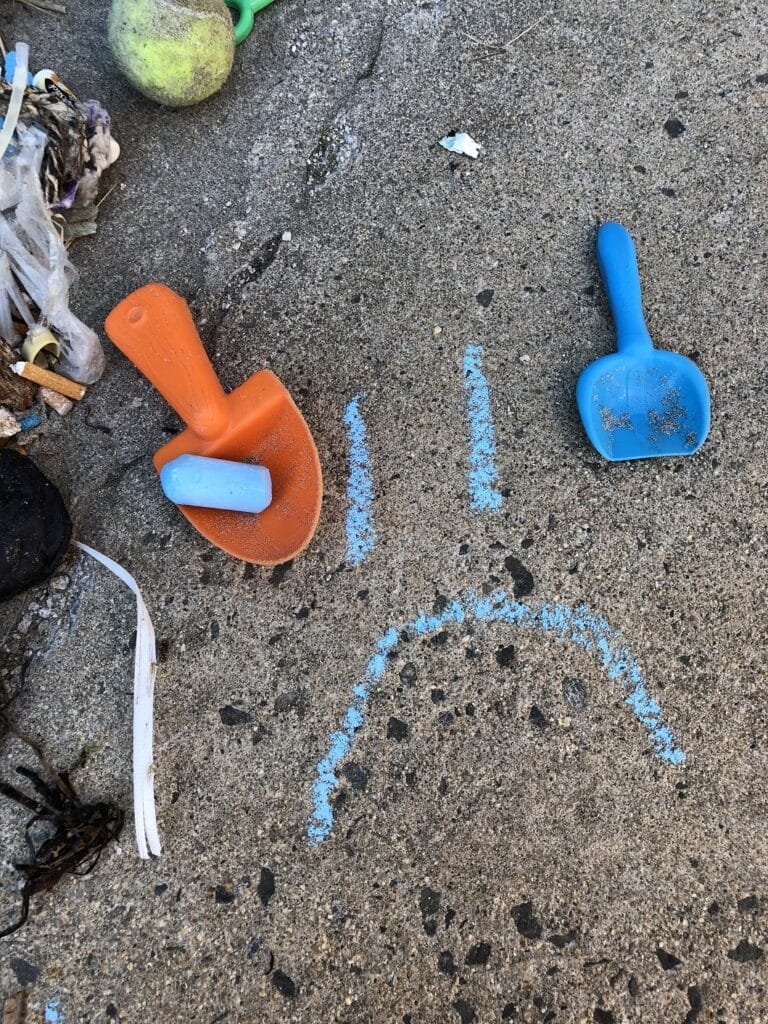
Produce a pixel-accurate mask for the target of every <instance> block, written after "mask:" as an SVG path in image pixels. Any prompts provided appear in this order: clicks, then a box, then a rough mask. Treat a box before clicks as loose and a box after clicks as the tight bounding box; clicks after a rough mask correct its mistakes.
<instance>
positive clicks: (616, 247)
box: [597, 221, 653, 352]
mask: <svg viewBox="0 0 768 1024" xmlns="http://www.w3.org/2000/svg"><path fill="white" fill-rule="evenodd" d="M597 262H598V265H599V267H600V273H601V274H602V277H603V285H604V286H605V292H606V295H607V296H608V305H609V306H610V308H611V315H612V316H613V322H614V325H615V327H616V348H617V349H618V350H619V351H620V352H623V351H626V350H627V349H633V350H636V349H639V348H642V349H650V348H653V343H652V341H651V336H650V334H649V333H648V328H647V327H646V326H645V320H644V319H643V302H642V298H641V297H640V274H639V273H638V269H637V253H636V252H635V245H634V242H633V241H632V238H631V236H630V234H629V232H628V231H627V229H626V228H623V227H622V226H621V224H617V223H616V222H615V221H608V222H607V223H606V224H603V225H601V227H600V230H599V231H598V232H597Z"/></svg>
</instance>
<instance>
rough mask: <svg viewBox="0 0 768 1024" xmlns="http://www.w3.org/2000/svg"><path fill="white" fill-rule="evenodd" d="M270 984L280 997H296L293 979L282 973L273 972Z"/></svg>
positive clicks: (278, 971)
mask: <svg viewBox="0 0 768 1024" xmlns="http://www.w3.org/2000/svg"><path fill="white" fill-rule="evenodd" d="M272 984H273V985H274V986H275V988H276V989H277V991H278V992H279V993H280V994H281V995H284V996H285V998H286V999H293V997H294V996H295V995H296V985H295V983H294V981H293V979H292V978H289V977H288V975H287V974H286V973H285V972H284V971H281V970H277V971H275V973H274V974H273V975H272Z"/></svg>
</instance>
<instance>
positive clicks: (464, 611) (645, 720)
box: [307, 591, 685, 845]
mask: <svg viewBox="0 0 768 1024" xmlns="http://www.w3.org/2000/svg"><path fill="white" fill-rule="evenodd" d="M468 618H473V619H477V620H481V621H485V622H505V623H508V624H509V625H512V626H516V627H518V628H520V629H530V630H535V631H537V632H540V633H553V634H554V635H555V636H558V637H560V638H561V639H563V640H566V641H569V642H570V643H572V644H575V645H576V646H577V647H580V648H582V649H583V650H585V651H590V652H592V653H594V654H595V655H596V656H597V658H598V661H599V662H600V664H601V665H602V667H603V669H604V670H605V673H606V675H607V676H608V678H609V679H610V680H611V681H612V682H615V683H617V684H618V685H619V686H620V688H621V690H622V691H623V692H624V693H625V698H624V703H625V704H627V706H628V707H629V708H630V710H631V711H632V713H633V714H634V716H635V718H636V719H637V721H638V722H639V723H640V724H641V725H642V726H643V728H644V729H645V730H646V732H647V734H648V738H649V740H650V742H651V745H652V747H653V752H654V753H655V754H656V756H657V757H658V758H660V759H661V760H662V761H666V762H667V763H668V764H671V765H680V764H682V763H683V761H684V760H685V754H684V753H683V751H682V750H681V749H680V747H678V746H677V745H676V744H675V741H674V738H673V736H672V733H671V731H670V729H669V728H668V727H667V726H666V725H665V724H664V722H663V721H662V711H661V706H660V705H659V703H658V701H656V700H655V699H654V698H653V697H651V696H650V694H649V693H648V690H647V689H646V683H645V680H644V679H643V676H642V673H641V671H640V667H639V665H638V664H637V662H636V661H635V659H634V658H633V657H632V655H631V654H630V652H629V650H628V649H627V647H626V646H625V645H624V643H623V641H622V640H621V637H620V636H619V634H618V633H616V632H615V631H614V630H613V629H612V628H611V626H610V625H609V623H608V622H607V621H606V620H605V619H604V618H603V616H602V615H598V614H595V613H593V612H592V611H590V609H589V608H588V607H587V605H584V604H581V605H578V606H577V607H576V608H571V607H569V606H568V605H565V604H559V603H557V604H545V605H542V606H541V607H540V608H531V607H530V606H528V605H526V604H521V603H520V602H518V601H516V600H514V599H511V598H509V597H508V596H507V595H506V594H505V593H504V592H503V591H500V592H498V593H497V594H494V595H493V596H492V597H480V596H478V595H477V594H475V593H473V592H470V593H469V594H467V595H466V596H465V597H464V598H460V599H457V600H455V601H453V602H452V603H451V604H450V605H448V607H447V608H445V609H444V611H442V612H440V613H439V614H436V615H423V614H422V615H419V616H418V617H417V618H416V619H414V620H413V621H412V622H409V623H407V624H405V625H403V626H400V627H398V628H395V627H391V628H390V629H388V630H387V631H386V632H385V633H384V635H383V636H382V637H380V638H379V640H378V641H377V642H376V650H375V652H374V653H373V655H372V656H371V658H370V659H369V661H368V664H367V665H366V668H365V673H364V675H363V679H362V681H361V682H359V683H356V684H355V685H354V686H353V687H352V703H351V705H350V707H349V708H348V710H347V712H346V714H345V715H344V717H343V719H342V722H341V727H340V729H339V730H338V731H336V732H334V733H332V734H331V738H330V745H329V749H328V753H327V754H326V755H325V757H324V758H323V759H322V760H321V761H319V762H318V764H317V768H316V775H315V781H314V784H313V786H312V803H313V807H314V809H313V812H312V815H311V817H310V819H309V822H308V823H307V837H308V839H309V841H310V843H312V844H313V845H314V844H316V843H319V842H322V840H324V839H326V838H327V837H328V836H329V835H330V834H331V831H332V829H333V808H332V806H331V797H332V795H333V793H334V791H335V789H336V787H337V786H338V784H339V780H338V776H337V775H336V770H337V769H338V767H339V765H340V764H341V762H342V761H343V760H344V758H345V757H346V756H347V754H348V753H349V751H350V749H351V746H352V743H353V741H354V738H355V736H356V734H357V733H358V732H359V730H360V729H361V728H362V726H363V725H364V723H365V711H366V706H367V704H368V701H369V699H370V696H371V691H372V690H373V688H374V686H375V685H376V684H377V683H378V682H379V680H380V679H381V677H382V676H383V675H384V672H385V671H386V668H387V664H388V663H387V655H388V654H389V652H390V651H391V650H392V649H393V648H394V647H395V646H396V645H397V641H398V638H399V636H400V633H401V632H402V631H403V630H405V631H406V632H408V633H410V634H412V635H414V636H416V637H423V636H427V635H429V634H431V633H436V632H437V631H438V630H440V629H442V628H443V627H444V626H446V625H448V624H451V623H456V624H458V623H462V622H464V620H465V619H468Z"/></svg>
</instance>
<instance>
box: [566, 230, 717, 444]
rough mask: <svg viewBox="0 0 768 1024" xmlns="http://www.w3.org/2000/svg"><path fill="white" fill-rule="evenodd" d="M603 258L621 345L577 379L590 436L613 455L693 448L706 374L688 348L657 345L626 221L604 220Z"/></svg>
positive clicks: (700, 433) (703, 430)
mask: <svg viewBox="0 0 768 1024" xmlns="http://www.w3.org/2000/svg"><path fill="white" fill-rule="evenodd" d="M597 261H598V264H599V266H600V273H601V274H602V277H603V284H604V286H605V291H606V293H607V295H608V304H609V306H610V307H611V314H612V315H613V322H614V324H615V326H616V348H617V349H618V352H615V353H613V354H612V355H609V356H603V358H602V359H598V360H597V361H596V362H594V363H592V364H591V365H590V366H588V367H587V368H586V369H585V370H584V371H583V372H582V374H581V376H580V377H579V382H578V384H577V386H576V402H577V404H578V407H579V414H580V415H581V420H582V422H583V424H584V429H585V430H586V432H587V435H588V437H589V440H590V441H591V442H592V444H593V445H594V446H595V448H597V450H598V451H599V452H600V454H601V455H602V456H603V458H606V459H610V461H611V462H620V461H622V460H623V459H650V458H654V457H656V456H659V455H692V454H693V453H694V452H695V451H697V450H698V449H699V448H700V447H701V446H702V444H703V443H704V440H705V438H706V436H707V433H708V432H709V389H708V388H707V382H706V381H705V379H704V375H703V374H702V372H701V370H700V369H699V368H698V366H696V364H695V363H692V362H691V360H690V359H686V357H685V356H681V355H678V354H677V353H676V352H666V351H662V350H660V349H655V348H654V347H653V342H652V341H651V336H650V334H649V333H648V328H647V327H646V326H645V321H644V319H643V307H642V302H641V299H640V276H639V274H638V271H637V256H636V254H635V247H634V245H633V243H632V239H631V237H630V235H629V232H628V231H627V230H626V229H625V228H623V227H622V226H621V224H616V223H612V222H609V223H607V224H603V225H602V226H601V228H600V230H599V231H598V233H597Z"/></svg>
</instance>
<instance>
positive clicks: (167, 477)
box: [160, 455, 272, 512]
mask: <svg viewBox="0 0 768 1024" xmlns="http://www.w3.org/2000/svg"><path fill="white" fill-rule="evenodd" d="M160 484H161V486H162V488H163V493H164V494H165V496H166V498H170V500H171V501H173V502H175V503H176V504H177V505H195V506H198V507H200V508H222V509H228V510H230V511H232V512H263V511H264V509H265V508H267V506H268V505H269V504H270V503H271V501H272V479H271V477H270V475H269V470H268V469H265V468H264V466H253V465H251V463H249V462H228V461H226V460H224V459H207V458H204V457H203V456H201V455H179V456H178V457H177V458H175V459H172V460H171V461H170V462H167V463H166V464H165V465H164V466H163V468H162V469H161V470H160Z"/></svg>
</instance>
